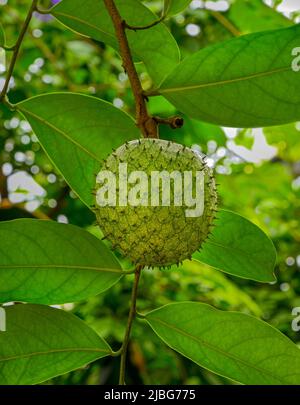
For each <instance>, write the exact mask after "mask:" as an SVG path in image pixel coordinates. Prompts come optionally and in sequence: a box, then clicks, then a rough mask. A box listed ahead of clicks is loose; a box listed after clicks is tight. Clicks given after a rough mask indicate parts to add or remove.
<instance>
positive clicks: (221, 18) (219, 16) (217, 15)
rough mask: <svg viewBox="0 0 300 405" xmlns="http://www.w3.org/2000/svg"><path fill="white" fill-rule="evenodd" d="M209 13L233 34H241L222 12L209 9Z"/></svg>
mask: <svg viewBox="0 0 300 405" xmlns="http://www.w3.org/2000/svg"><path fill="white" fill-rule="evenodd" d="M211 15H212V16H213V17H214V18H215V19H216V20H217V21H218V22H219V23H220V24H222V25H223V27H225V28H226V29H227V30H228V31H229V32H230V33H231V34H232V35H233V36H235V37H238V36H240V35H241V33H240V31H239V30H238V29H237V28H236V27H235V26H234V25H233V24H232V22H231V21H229V20H228V18H226V17H225V16H224V15H223V14H222V13H220V12H218V11H211Z"/></svg>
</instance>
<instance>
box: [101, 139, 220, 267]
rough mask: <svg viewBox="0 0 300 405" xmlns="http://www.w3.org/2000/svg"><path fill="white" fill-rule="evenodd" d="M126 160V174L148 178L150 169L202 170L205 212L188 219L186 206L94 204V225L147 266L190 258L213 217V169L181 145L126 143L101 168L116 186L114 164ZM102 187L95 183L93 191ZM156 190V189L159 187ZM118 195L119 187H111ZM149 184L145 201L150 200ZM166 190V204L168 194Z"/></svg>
mask: <svg viewBox="0 0 300 405" xmlns="http://www.w3.org/2000/svg"><path fill="white" fill-rule="evenodd" d="M120 163H127V170H128V174H130V172H132V171H143V172H145V173H146V174H147V175H148V178H151V173H152V172H153V171H159V172H161V171H164V170H165V171H168V172H169V173H171V172H173V171H179V172H180V173H182V174H183V173H184V172H185V171H190V172H192V173H193V180H195V179H196V172H197V171H198V172H202V173H203V178H204V211H203V214H202V215H201V216H199V217H187V216H186V210H187V209H189V208H190V207H187V206H186V205H184V203H183V205H182V206H174V204H171V205H170V206H161V205H160V206H151V205H148V206H135V207H133V206H130V205H127V206H119V205H116V206H104V207H103V206H102V207H100V206H99V205H98V204H97V199H96V209H95V211H96V216H97V220H98V224H99V226H100V228H101V230H102V232H103V234H104V237H105V238H106V239H108V240H109V241H110V242H111V244H112V248H113V249H117V250H118V251H119V252H120V253H121V254H122V255H123V256H124V257H126V258H128V259H129V260H131V261H132V262H133V263H135V264H137V265H141V266H147V267H167V266H171V265H173V264H178V263H180V262H182V261H183V260H185V259H189V258H191V255H192V253H194V252H195V251H196V250H198V249H199V248H200V247H201V245H202V244H203V243H204V241H205V240H206V239H207V237H208V235H209V233H210V230H211V228H212V225H213V221H214V218H215V212H216V208H217V192H216V184H215V179H214V177H213V174H212V170H211V169H210V168H209V167H208V166H207V165H206V164H205V158H203V157H202V156H201V155H200V154H199V153H198V152H196V151H194V150H192V149H190V148H187V147H184V146H183V145H180V144H177V143H173V142H168V141H164V140H160V139H141V140H136V141H131V142H128V143H126V144H124V145H122V146H121V147H119V148H118V149H117V150H116V151H115V152H113V153H112V154H111V155H110V156H109V157H108V158H107V159H106V160H105V162H104V164H103V167H102V169H101V170H107V171H110V172H112V173H114V174H115V176H116V179H117V182H116V184H118V181H119V164H120ZM100 187H101V185H100V184H98V183H97V184H96V189H95V191H96V195H97V191H98V190H99V188H100ZM160 191H161V190H160ZM116 193H117V198H118V193H119V190H118V188H117V190H116ZM150 194H151V187H150V186H149V200H150V199H151V195H150ZM173 196H174V195H173V194H171V202H172V197H173Z"/></svg>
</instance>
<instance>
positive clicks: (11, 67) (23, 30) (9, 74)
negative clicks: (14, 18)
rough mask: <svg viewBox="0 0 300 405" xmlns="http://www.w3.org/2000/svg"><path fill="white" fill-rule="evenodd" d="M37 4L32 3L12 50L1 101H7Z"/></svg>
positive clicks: (34, 0) (0, 96)
mask: <svg viewBox="0 0 300 405" xmlns="http://www.w3.org/2000/svg"><path fill="white" fill-rule="evenodd" d="M37 2H38V0H33V1H32V3H31V6H30V9H29V10H28V13H27V16H26V19H25V21H24V24H23V26H22V28H21V31H20V34H19V37H18V39H17V42H16V44H15V45H14V46H13V48H12V49H13V54H12V58H11V61H10V65H9V68H8V71H7V75H6V79H5V83H4V86H3V89H2V91H1V94H0V101H3V100H4V99H5V96H6V93H7V90H8V86H9V82H10V79H11V77H12V74H13V71H14V67H15V64H16V61H17V58H18V54H19V50H20V47H21V45H22V41H23V39H24V36H25V34H26V31H27V29H28V26H29V23H30V21H31V18H32V14H33V12H34V11H35V10H36V6H37Z"/></svg>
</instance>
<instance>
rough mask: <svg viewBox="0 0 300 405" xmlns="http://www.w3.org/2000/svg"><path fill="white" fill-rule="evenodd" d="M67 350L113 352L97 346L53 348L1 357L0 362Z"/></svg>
mask: <svg viewBox="0 0 300 405" xmlns="http://www.w3.org/2000/svg"><path fill="white" fill-rule="evenodd" d="M65 352H95V353H107V354H108V355H109V354H110V353H111V352H110V351H109V350H105V349H97V348H87V347H78V348H64V349H52V350H48V351H43V352H32V353H25V354H20V355H16V356H10V357H4V358H0V363H3V362H5V361H12V360H19V359H25V358H30V357H33V356H43V355H47V354H55V353H65Z"/></svg>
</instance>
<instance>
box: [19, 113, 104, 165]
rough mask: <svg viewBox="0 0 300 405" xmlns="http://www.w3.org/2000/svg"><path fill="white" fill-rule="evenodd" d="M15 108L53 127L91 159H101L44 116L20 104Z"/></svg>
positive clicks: (98, 160)
mask: <svg viewBox="0 0 300 405" xmlns="http://www.w3.org/2000/svg"><path fill="white" fill-rule="evenodd" d="M17 109H18V110H20V111H21V112H23V113H25V114H29V115H31V117H33V118H35V119H36V120H38V121H39V122H41V123H42V124H44V125H46V126H48V127H49V128H51V129H53V130H54V131H57V132H58V133H59V134H61V135H62V136H63V137H64V138H65V139H67V140H68V141H69V142H71V143H73V144H74V145H76V146H77V147H78V148H79V149H81V150H82V151H83V152H84V153H86V154H87V155H89V156H90V157H91V158H92V159H94V160H96V161H97V162H99V163H101V160H100V159H99V158H98V157H97V156H96V155H94V154H93V153H92V152H90V151H89V150H88V149H85V148H84V147H83V146H82V145H81V144H80V143H78V142H76V141H75V140H74V139H73V138H71V137H70V136H69V135H68V134H67V133H66V132H64V131H62V130H61V129H59V128H57V127H56V126H55V125H53V124H51V123H50V122H49V121H47V120H46V119H44V118H41V117H39V116H38V115H36V114H34V113H33V112H31V111H28V110H26V109H25V108H23V107H22V106H20V105H19V106H17Z"/></svg>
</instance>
